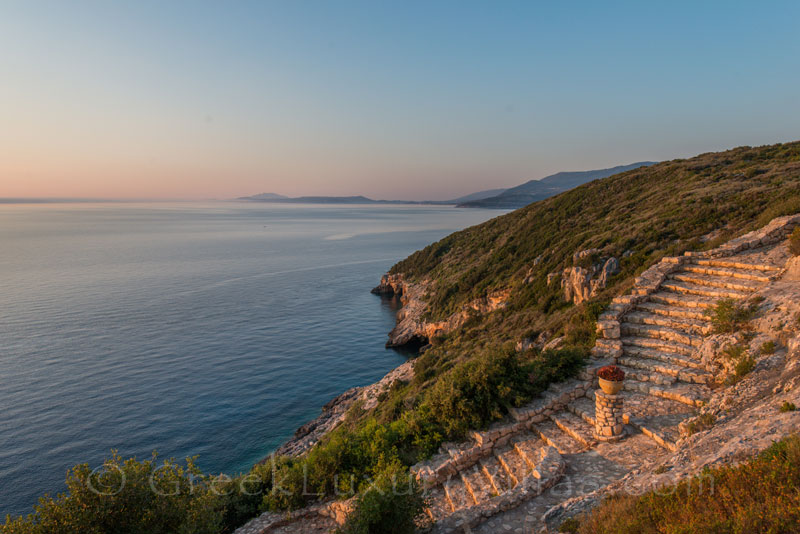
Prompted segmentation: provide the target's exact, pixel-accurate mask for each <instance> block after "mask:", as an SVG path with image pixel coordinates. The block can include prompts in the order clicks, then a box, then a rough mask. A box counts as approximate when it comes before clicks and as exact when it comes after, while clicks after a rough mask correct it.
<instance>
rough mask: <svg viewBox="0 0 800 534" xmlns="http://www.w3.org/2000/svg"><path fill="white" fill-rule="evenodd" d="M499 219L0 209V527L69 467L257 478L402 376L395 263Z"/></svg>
mask: <svg viewBox="0 0 800 534" xmlns="http://www.w3.org/2000/svg"><path fill="white" fill-rule="evenodd" d="M496 215H498V212H497V211H484V210H460V209H455V208H449V207H428V206H378V207H375V206H310V205H278V204H244V203H233V202H230V203H224V202H220V203H202V204H200V203H182V204H39V205H32V204H28V205H17V204H9V205H3V206H1V207H0V517H1V516H2V515H4V514H6V513H10V514H13V515H16V514H21V513H28V512H30V511H31V509H32V506H33V504H35V503H36V499H37V498H38V497H39V496H40V495H42V494H44V493H46V492H50V493H55V492H58V491H61V490H63V488H64V483H63V481H64V476H65V473H66V471H67V469H68V468H69V467H71V466H73V465H74V464H77V463H82V462H88V463H89V464H90V465H92V466H95V465H99V463H100V462H102V459H103V458H104V457H105V456H108V454H109V452H110V450H111V449H112V448H114V449H118V450H119V452H120V453H121V454H122V455H123V456H131V455H137V456H139V457H146V456H149V454H150V453H151V452H152V451H153V450H158V452H159V454H160V455H161V456H165V457H171V456H174V457H177V458H184V457H186V456H193V455H199V465H200V467H201V468H202V469H203V470H204V471H207V472H226V473H234V472H240V471H242V470H246V469H248V468H249V466H250V465H251V464H253V463H254V462H255V461H257V460H259V459H260V458H262V457H264V456H265V455H266V454H267V453H269V452H270V451H271V450H272V449H273V448H275V447H276V446H277V445H279V444H280V443H282V442H283V441H284V440H286V439H287V438H288V437H290V436H291V435H292V433H293V432H294V430H295V429H296V428H297V427H298V426H299V425H301V424H302V423H304V422H306V421H307V420H309V419H311V418H313V417H315V416H316V415H318V414H319V411H320V407H321V406H322V405H323V404H324V403H325V402H327V401H328V400H329V399H331V398H332V397H334V396H335V395H337V394H339V393H341V392H342V391H344V390H345V389H347V388H349V387H352V386H356V385H364V384H368V383H370V382H373V381H375V380H377V379H378V378H380V377H381V376H383V375H384V374H385V373H386V372H387V371H388V370H390V369H392V368H393V367H395V366H397V365H399V364H400V363H402V362H403V361H404V356H403V355H401V354H398V353H396V352H393V351H390V350H386V349H384V346H383V344H384V342H385V340H386V334H387V332H388V331H389V330H390V329H391V328H392V326H393V325H394V314H395V311H396V310H395V309H393V307H392V305H391V304H390V303H389V302H387V301H384V300H382V299H381V298H380V297H376V296H375V295H371V294H370V293H369V290H370V289H371V288H372V287H373V286H375V285H377V283H378V281H379V279H380V276H381V274H382V273H384V272H385V271H386V270H387V269H388V268H389V267H390V266H391V265H392V264H393V263H395V262H396V261H398V260H400V259H402V258H404V257H405V256H407V255H408V254H410V253H411V252H413V251H414V250H417V249H419V248H421V247H423V246H425V245H427V244H429V243H431V242H433V241H435V240H437V239H439V238H441V237H443V236H445V235H447V234H448V233H450V232H452V231H455V230H458V229H461V228H464V227H467V226H470V225H473V224H477V223H479V222H482V221H484V220H487V219H489V218H491V217H494V216H496Z"/></svg>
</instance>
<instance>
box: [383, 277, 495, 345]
mask: <svg viewBox="0 0 800 534" xmlns="http://www.w3.org/2000/svg"><path fill="white" fill-rule="evenodd" d="M429 286H430V282H429V281H427V280H423V281H420V282H415V283H411V282H407V281H405V279H404V277H403V275H401V274H394V275H390V274H386V275H384V276H383V277H382V278H381V283H380V285H378V286H377V287H376V288H375V289H373V290H372V292H373V293H375V294H378V295H385V296H399V297H400V302H401V304H402V308H400V311H398V312H397V324H396V325H395V327H394V328H393V329H392V331H391V332H389V340H388V341H387V342H386V346H387V347H390V348H399V347H404V348H410V349H419V348H421V347H424V346H425V345H427V344H428V343H429V342H430V340H431V339H433V338H434V337H436V336H440V335H443V334H446V333H448V332H450V331H452V330H455V329H456V328H458V327H460V326H461V325H463V324H464V323H465V322H466V321H467V320H468V319H469V318H470V317H472V316H473V315H475V314H479V315H483V314H487V313H490V312H492V311H494V310H497V309H500V308H502V307H504V306H505V304H506V301H507V300H508V297H509V296H510V295H511V290H510V289H502V290H498V291H493V292H490V293H489V294H487V295H486V296H485V297H481V298H478V299H475V300H473V301H471V302H469V303H468V304H466V305H464V306H462V308H461V310H459V311H458V312H456V313H453V314H452V315H450V316H449V317H448V318H447V319H445V320H443V321H428V320H425V319H423V317H424V315H425V312H426V311H427V304H426V302H425V295H426V293H427V289H428V287H429Z"/></svg>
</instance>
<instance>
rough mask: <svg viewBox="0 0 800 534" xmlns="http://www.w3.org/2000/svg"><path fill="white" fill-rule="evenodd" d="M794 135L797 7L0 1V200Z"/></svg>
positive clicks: (666, 151) (450, 185)
mask: <svg viewBox="0 0 800 534" xmlns="http://www.w3.org/2000/svg"><path fill="white" fill-rule="evenodd" d="M797 139H800V2H797V1H786V2H769V1H760V2H738V1H733V0H730V1H719V2H711V1H705V2H704V1H699V0H696V1H692V2H680V1H670V2H645V1H641V0H640V1H636V2H596V1H591V2H553V1H548V2H536V1H533V0H526V1H489V0H486V1H483V2H473V1H466V0H454V1H440V0H425V1H422V0H420V1H411V0H403V1H381V0H370V1H349V0H318V1H306V0H283V1H267V0H262V1H252V2H248V1H243V0H234V1H222V0H219V1H215V2H203V1H200V0H191V1H179V0H169V1H163V0H158V1H148V0H136V1H133V0H131V1H128V2H122V1H121V0H120V1H107V0H102V1H101V0H98V1H90V0H75V1H65V0H55V1H51V2H50V1H49V2H45V1H38V0H18V1H12V0H0V197H34V196H35V197H42V196H48V197H65V196H78V197H147V198H157V197H165V198H166V197H172V198H174V197H186V198H227V197H234V196H240V195H247V194H255V193H260V192H272V191H274V192H277V193H282V194H287V195H302V194H321V195H325V194H327V195H351V194H364V195H367V196H371V197H373V198H409V199H444V198H450V197H454V196H458V195H461V194H466V193H470V192H473V191H476V190H481V189H488V188H494V187H503V186H513V185H517V184H519V183H521V182H524V181H526V180H529V179H531V178H539V177H542V176H545V175H547V174H551V173H553V172H557V171H561V170H585V169H594V168H603V167H609V166H614V165H618V164H625V163H631V162H634V161H639V160H663V159H672V158H675V157H685V156H691V155H694V154H697V153H701V152H708V151H713V150H719V149H724V148H729V147H733V146H738V145H745V144H747V145H761V144H768V143H774V142H781V141H791V140H797Z"/></svg>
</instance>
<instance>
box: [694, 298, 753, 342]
mask: <svg viewBox="0 0 800 534" xmlns="http://www.w3.org/2000/svg"><path fill="white" fill-rule="evenodd" d="M757 309H758V306H757V305H756V304H751V305H749V306H745V305H742V304H741V303H738V302H736V301H735V300H734V299H722V300H720V301H719V302H717V305H716V306H714V307H713V308H709V309H708V310H706V315H708V317H709V319H710V320H711V326H713V328H714V332H715V333H717V334H733V333H735V332H738V331H739V330H742V329H744V328H746V327H747V323H748V321H750V319H752V318H753V316H754V315H755V313H756V310H757Z"/></svg>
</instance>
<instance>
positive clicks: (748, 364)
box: [733, 355, 756, 382]
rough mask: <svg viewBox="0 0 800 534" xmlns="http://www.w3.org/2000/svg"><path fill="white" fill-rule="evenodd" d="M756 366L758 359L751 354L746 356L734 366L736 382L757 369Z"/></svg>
mask: <svg viewBox="0 0 800 534" xmlns="http://www.w3.org/2000/svg"><path fill="white" fill-rule="evenodd" d="M755 367H756V360H755V358H753V357H752V356H750V355H747V356H744V357H743V358H742V359H740V360H739V361H738V362H737V363H736V367H735V368H734V375H733V379H734V381H735V382H738V381H739V380H741V379H742V378H744V377H745V376H746V375H748V374H750V372H751V371H752V370H753V369H755Z"/></svg>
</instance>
